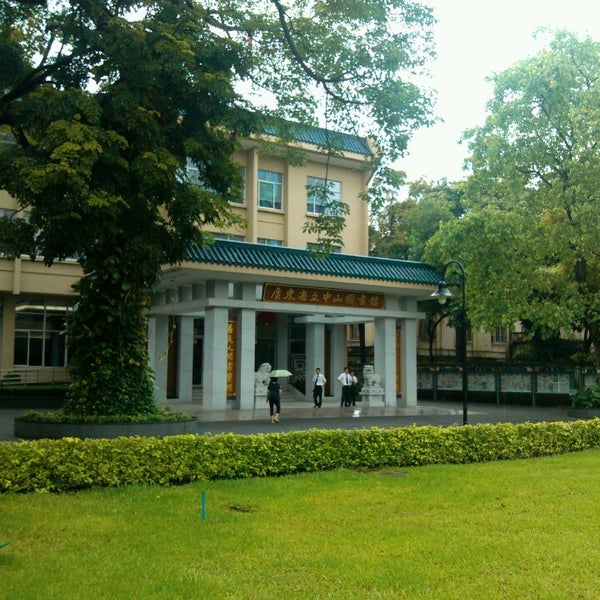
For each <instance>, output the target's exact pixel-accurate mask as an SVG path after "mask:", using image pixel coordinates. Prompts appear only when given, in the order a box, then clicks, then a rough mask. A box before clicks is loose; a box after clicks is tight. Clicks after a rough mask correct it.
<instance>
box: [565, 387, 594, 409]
mask: <svg viewBox="0 0 600 600" xmlns="http://www.w3.org/2000/svg"><path fill="white" fill-rule="evenodd" d="M569 396H570V397H571V406H572V407H573V408H600V386H599V385H590V386H587V387H584V388H580V389H578V390H571V391H570V392H569Z"/></svg>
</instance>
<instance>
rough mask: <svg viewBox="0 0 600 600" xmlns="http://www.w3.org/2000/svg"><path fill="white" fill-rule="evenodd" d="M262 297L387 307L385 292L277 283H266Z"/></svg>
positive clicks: (298, 302)
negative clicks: (373, 292)
mask: <svg viewBox="0 0 600 600" xmlns="http://www.w3.org/2000/svg"><path fill="white" fill-rule="evenodd" d="M262 299H263V301H264V302H287V303H293V304H321V305H324V306H344V307H349V308H377V309H383V308H384V307H385V297H384V295H383V294H369V293H363V292H349V291H344V290H329V289H324V288H308V287H301V286H297V285H277V284H274V283H265V285H264V286H263V298H262Z"/></svg>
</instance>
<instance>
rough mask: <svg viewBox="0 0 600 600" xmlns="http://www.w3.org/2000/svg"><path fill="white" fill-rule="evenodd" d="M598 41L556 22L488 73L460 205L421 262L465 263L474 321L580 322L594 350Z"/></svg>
mask: <svg viewBox="0 0 600 600" xmlns="http://www.w3.org/2000/svg"><path fill="white" fill-rule="evenodd" d="M599 77H600V44H598V43H596V42H594V41H592V40H591V39H589V38H587V39H583V40H581V39H579V38H577V37H576V36H575V35H573V34H570V33H567V32H557V33H556V34H554V36H553V38H552V39H551V41H550V44H549V46H548V47H547V48H546V49H544V50H542V51H541V52H539V53H538V54H537V55H535V56H533V57H532V58H529V59H527V60H523V61H521V62H519V63H517V64H516V65H514V66H513V67H512V68H510V69H508V70H506V71H505V72H503V73H500V74H498V75H496V76H495V77H494V78H493V80H494V84H495V91H494V96H493V99H492V100H491V101H490V103H489V105H488V117H487V119H486V121H485V124H484V125H483V126H481V127H479V128H477V129H474V130H473V131H470V132H468V134H467V138H468V139H470V149H471V152H472V155H471V165H472V168H473V175H472V177H471V178H470V179H469V181H468V183H467V186H466V189H467V193H466V198H467V212H466V214H465V215H464V216H463V217H462V218H461V219H457V220H454V221H452V222H448V223H446V224H445V225H444V226H443V227H442V228H441V230H440V232H439V233H438V234H436V235H435V236H434V237H433V239H432V240H431V241H430V243H429V247H428V253H427V255H426V257H427V258H428V260H430V261H433V262H435V263H437V264H443V263H444V262H445V261H447V260H448V259H450V258H458V259H460V260H461V261H462V262H463V263H464V265H465V266H466V268H467V275H468V295H469V301H468V314H469V318H470V320H471V322H472V324H473V325H474V326H478V327H479V326H484V327H487V328H492V327H494V326H496V325H500V324H504V325H508V326H510V325H512V324H514V323H515V322H518V321H524V322H529V323H531V324H533V326H534V328H535V329H536V332H537V333H538V334H539V333H542V334H545V335H547V336H552V335H555V334H556V332H557V331H558V330H559V329H560V328H566V329H567V330H570V329H574V330H585V331H586V332H587V333H588V334H589V339H590V340H591V341H593V342H594V345H595V348H596V350H598V349H599V348H600V346H599V345H598V344H599V343H600V337H599V331H600V329H599V324H600V228H599V225H598V214H599V213H600V188H599V187H598V181H600V147H599V145H598V140H599V139H600V86H599Z"/></svg>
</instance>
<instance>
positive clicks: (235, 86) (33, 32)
mask: <svg viewBox="0 0 600 600" xmlns="http://www.w3.org/2000/svg"><path fill="white" fill-rule="evenodd" d="M432 23H433V17H432V14H431V9H429V8H427V7H424V6H421V5H420V4H418V3H417V2H413V1H410V0H357V1H355V2H351V3H348V2H340V1H332V0H329V1H327V2H324V1H319V0H297V1H295V2H294V3H289V6H287V5H284V3H283V2H281V1H280V0H270V1H267V2H265V1H260V2H259V1H255V0H203V1H199V2H194V1H193V0H70V1H67V0H56V1H55V2H52V3H50V2H48V3H47V2H45V1H44V0H0V128H1V129H0V131H1V132H4V133H9V134H10V136H11V140H12V142H13V143H11V144H3V146H2V148H3V151H2V152H0V187H1V188H4V189H6V190H7V191H8V192H9V193H10V194H11V195H13V196H14V197H15V198H16V199H17V200H18V202H19V204H20V206H21V207H22V208H26V209H27V210H28V211H30V214H31V217H30V221H29V223H30V230H31V231H32V232H35V235H34V236H33V237H31V236H30V237H29V239H26V238H27V236H26V235H23V234H24V233H26V232H24V231H23V227H21V230H20V231H19V232H17V233H15V234H10V235H9V234H7V237H6V240H7V242H8V244H7V247H9V248H12V249H13V250H14V254H15V255H16V254H18V252H19V251H25V250H26V251H27V252H29V253H30V254H32V255H35V254H36V253H37V254H39V255H41V256H43V258H44V261H45V262H46V264H48V265H51V264H52V263H53V262H54V261H56V260H59V259H63V258H65V257H69V256H76V257H77V259H78V261H79V263H80V264H81V267H82V269H83V277H82V279H81V280H80V282H79V283H78V285H77V292H78V294H79V299H78V303H77V306H76V309H75V310H74V311H73V312H72V314H71V315H70V317H69V320H68V325H67V330H68V336H69V337H68V339H69V349H70V357H71V361H70V365H69V366H70V369H71V373H72V376H73V384H72V386H71V389H70V393H69V405H68V409H69V410H70V412H72V413H74V414H80V415H86V414H138V413H149V412H153V411H154V410H155V405H154V400H153V394H152V376H151V373H150V371H149V369H148V356H147V349H146V320H145V310H146V309H147V307H148V305H149V298H150V293H151V290H152V288H153V286H154V285H155V284H156V282H157V281H158V279H159V277H160V274H161V267H162V265H165V264H175V263H177V262H178V261H180V260H182V259H183V257H184V253H185V250H186V248H188V247H189V246H190V245H191V244H202V243H204V238H203V234H202V228H203V226H204V225H205V224H212V225H217V226H221V225H222V226H226V225H228V224H230V223H232V222H233V220H234V218H235V217H234V216H233V214H232V212H231V211H230V210H229V204H228V199H229V198H231V197H234V196H235V195H237V194H239V193H240V190H241V181H240V175H239V171H238V169H237V168H236V166H235V165H234V164H233V163H232V161H231V155H232V152H233V151H234V149H235V148H236V147H237V144H238V142H239V140H240V138H242V137H244V136H248V135H251V134H252V135H259V134H260V133H261V132H266V131H269V132H271V133H272V132H274V131H275V132H276V133H277V135H278V136H279V138H280V139H281V141H282V143H285V141H286V137H287V136H288V135H289V133H290V127H291V128H293V127H304V126H311V125H316V124H317V121H316V117H315V115H319V114H321V115H322V116H323V118H324V119H325V120H326V123H327V126H328V127H333V128H338V129H343V130H344V131H347V132H350V133H361V134H364V135H370V136H371V137H372V138H373V140H374V142H375V144H376V146H377V147H378V148H379V154H378V156H376V157H374V159H373V167H374V168H375V169H376V171H377V180H378V182H379V185H378V186H377V185H376V186H374V191H375V194H374V197H375V198H376V197H377V190H385V189H386V186H387V184H388V183H389V182H390V181H392V182H393V173H392V171H391V170H390V169H389V168H388V166H387V164H386V160H387V161H393V160H395V158H396V157H397V156H399V155H400V154H401V153H402V152H403V150H404V148H405V147H406V142H407V140H408V138H409V137H410V134H411V132H412V131H413V130H414V129H415V128H417V127H419V126H421V125H423V124H427V123H428V122H429V119H430V117H429V113H430V99H429V97H428V95H427V93H425V92H424V91H422V90H421V89H419V88H418V87H417V86H416V85H414V84H412V83H411V81H410V77H409V74H410V73H416V72H418V71H419V70H420V68H421V67H422V66H423V65H424V64H425V63H426V61H427V60H428V59H429V57H430V56H431V53H432V50H431V26H432ZM244 90H246V91H247V90H250V91H254V90H259V91H260V93H259V94H256V93H253V94H247V95H246V97H244V96H243V95H242V92H243V91H244ZM290 120H291V121H293V122H294V123H295V125H292V126H290V127H288V124H289V122H290ZM328 150H329V151H330V152H332V153H335V147H331V148H329V149H328ZM188 159H189V160H191V161H192V162H193V163H194V164H195V166H196V167H197V169H198V173H199V179H200V182H201V185H198V186H191V185H189V182H188V180H187V175H186V161H187V160H188ZM319 226H320V227H321V229H320V230H319V231H321V232H322V234H323V241H324V242H325V243H327V241H328V240H330V239H332V238H333V239H336V236H338V235H339V231H340V228H342V227H343V220H341V221H340V220H339V219H337V220H335V219H334V220H333V225H332V224H331V222H328V221H327V220H323V221H322V222H320V224H319ZM7 227H8V228H10V222H6V221H5V222H4V224H3V226H2V227H1V228H0V232H3V231H5V230H6V228H7Z"/></svg>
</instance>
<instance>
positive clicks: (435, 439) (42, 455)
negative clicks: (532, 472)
mask: <svg viewBox="0 0 600 600" xmlns="http://www.w3.org/2000/svg"><path fill="white" fill-rule="evenodd" d="M599 446H600V419H593V420H590V421H572V422H555V423H525V424H517V425H515V424H510V423H506V424H498V425H477V426H470V425H467V426H463V427H460V426H455V427H447V428H440V427H434V426H428V427H403V428H396V429H379V428H373V429H356V430H350V431H348V430H310V431H298V432H291V433H270V434H266V435H252V436H246V435H234V434H227V435H214V436H213V435H202V436H198V435H181V436H171V437H165V438H147V437H122V438H117V439H113V440H108V439H86V440H80V439H78V438H63V439H60V440H36V441H26V442H17V443H14V442H0V465H2V468H1V469H0V492H34V491H35V492H42V491H44V492H46V491H49V492H62V491H67V490H76V489H82V488H88V487H92V486H123V485H134V484H138V485H139V484H152V485H176V484H183V483H188V482H191V481H198V480H210V479H234V478H244V477H264V476H270V475H285V474H291V473H300V472H307V471H320V470H326V469H338V468H359V467H360V468H380V467H404V466H411V465H426V464H433V463H469V462H483V461H492V460H506V459H515V458H532V457H537V456H544V455H550V454H561V453H565V452H575V451H579V450H584V449H588V448H594V447H599Z"/></svg>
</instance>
